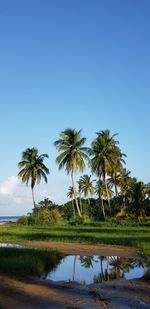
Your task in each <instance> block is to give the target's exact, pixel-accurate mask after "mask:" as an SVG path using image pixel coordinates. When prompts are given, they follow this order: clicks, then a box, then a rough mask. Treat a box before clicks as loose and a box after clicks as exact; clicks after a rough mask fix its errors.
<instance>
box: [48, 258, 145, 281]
mask: <svg viewBox="0 0 150 309" xmlns="http://www.w3.org/2000/svg"><path fill="white" fill-rule="evenodd" d="M145 269H146V266H145V261H144V260H142V259H137V258H121V257H118V256H67V257H65V258H64V259H63V260H62V261H61V263H60V264H59V265H58V267H57V268H56V270H55V271H53V272H51V273H49V274H48V275H47V277H46V279H50V280H54V281H61V280H63V281H77V282H79V283H84V284H89V283H100V282H104V281H111V280H119V279H120V278H126V279H134V278H140V277H142V276H143V275H144V272H145Z"/></svg>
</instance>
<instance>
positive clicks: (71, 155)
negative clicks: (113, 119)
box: [54, 128, 89, 217]
mask: <svg viewBox="0 0 150 309" xmlns="http://www.w3.org/2000/svg"><path fill="white" fill-rule="evenodd" d="M85 141H86V138H85V137H81V130H79V131H77V130H76V129H70V128H69V129H66V130H64V131H62V132H61V133H60V139H59V140H57V141H56V142H55V143H54V145H55V146H56V149H57V150H58V152H60V155H59V156H58V157H57V158H56V163H57V164H58V165H59V169H62V168H63V167H64V168H65V170H66V172H67V174H71V179H72V187H73V192H74V198H75V202H76V207H77V211H78V215H79V216H80V217H82V215H81V211H80V208H79V205H78V200H77V194H76V190H75V181H74V174H75V173H76V172H78V171H81V172H83V171H84V169H85V161H84V160H89V157H88V149H87V147H84V146H83V145H84V144H85Z"/></svg>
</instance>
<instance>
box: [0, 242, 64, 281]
mask: <svg viewBox="0 0 150 309" xmlns="http://www.w3.org/2000/svg"><path fill="white" fill-rule="evenodd" d="M61 258H62V255H61V253H59V252H58V251H56V250H46V249H33V248H0V273H1V274H8V275H10V274H11V275H15V276H16V275H17V276H19V277H20V276H21V277H27V276H38V277H39V276H41V275H46V274H47V273H48V272H49V271H51V270H52V269H53V268H55V267H56V266H57V264H58V263H59V262H60V260H61Z"/></svg>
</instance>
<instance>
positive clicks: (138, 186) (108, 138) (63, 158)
mask: <svg viewBox="0 0 150 309" xmlns="http://www.w3.org/2000/svg"><path fill="white" fill-rule="evenodd" d="M117 135H118V134H113V135H111V134H110V131H109V130H108V129H107V130H104V131H99V132H97V133H96V138H95V139H94V140H93V141H92V143H91V146H90V147H86V146H85V142H86V138H85V137H83V136H82V131H81V130H76V129H71V128H68V129H66V130H64V131H62V132H61V133H60V136H59V139H58V140H57V141H55V142H54V146H55V147H56V150H57V151H58V156H57V158H56V163H57V165H58V168H59V170H61V169H63V168H64V169H65V171H66V173H67V174H69V175H70V177H71V186H70V187H69V190H68V193H67V196H68V197H69V198H70V199H71V200H72V207H73V213H74V217H75V216H76V213H77V215H78V216H79V217H82V214H83V213H82V203H81V196H84V197H85V198H88V202H89V197H91V196H93V195H97V196H98V199H99V201H100V207H101V210H102V214H103V217H104V218H105V217H106V212H105V207H104V204H105V203H104V201H105V202H106V201H107V204H108V208H109V215H110V216H112V209H111V199H112V198H113V197H114V196H115V198H116V199H117V198H119V197H121V198H122V204H123V205H124V206H126V205H131V204H132V209H129V210H131V211H134V208H135V209H136V213H137V216H138V217H140V216H143V215H144V204H145V202H147V200H149V197H150V185H149V184H144V183H143V182H141V181H140V182H138V181H137V179H136V178H134V177H131V175H130V174H131V173H130V171H127V170H126V168H125V158H126V155H125V154H124V153H122V151H121V149H120V147H119V141H118V140H117ZM45 158H48V155H47V154H41V155H39V153H38V149H36V148H28V149H26V150H25V151H24V152H23V153H22V159H21V161H20V162H19V163H18V167H19V169H20V171H19V173H18V177H19V178H21V180H22V182H24V183H26V185H27V186H28V184H29V183H30V186H31V190H32V199H33V205H34V208H36V202H35V197H34V187H35V184H40V181H41V179H42V178H43V179H44V181H45V182H46V183H47V176H48V174H49V169H48V167H46V165H45V164H44V159H45ZM86 166H88V167H89V169H90V170H91V174H92V175H94V176H95V177H96V179H92V178H91V177H92V176H91V175H87V174H83V175H82V176H81V177H80V179H79V180H78V181H77V182H76V181H75V174H76V173H77V172H80V173H83V172H84V170H85V167H86ZM77 187H78V188H77Z"/></svg>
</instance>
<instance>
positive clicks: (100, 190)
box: [95, 179, 106, 219]
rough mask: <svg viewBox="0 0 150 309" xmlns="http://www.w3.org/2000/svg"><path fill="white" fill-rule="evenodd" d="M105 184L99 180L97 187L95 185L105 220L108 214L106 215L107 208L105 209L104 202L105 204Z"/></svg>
mask: <svg viewBox="0 0 150 309" xmlns="http://www.w3.org/2000/svg"><path fill="white" fill-rule="evenodd" d="M103 187H104V186H103V182H102V180H101V179H99V180H97V182H96V185H95V193H96V194H97V195H98V197H99V199H100V202H101V207H102V213H103V217H104V219H105V217H106V214H105V208H104V202H103Z"/></svg>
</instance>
